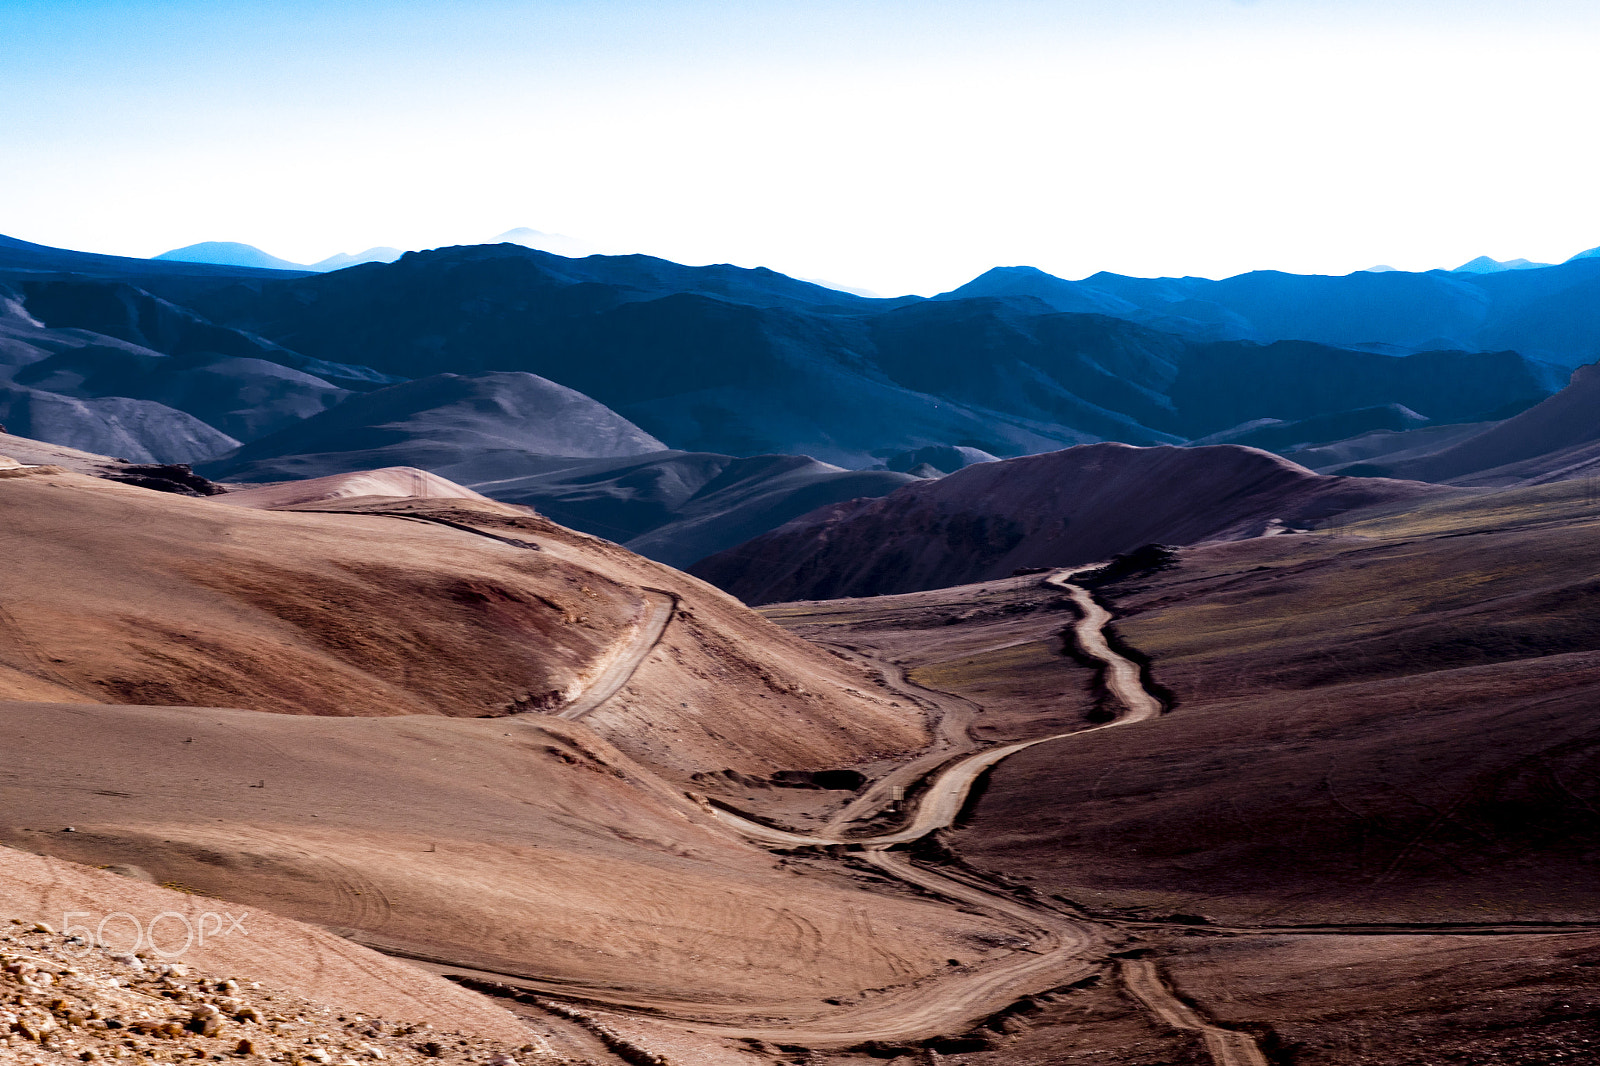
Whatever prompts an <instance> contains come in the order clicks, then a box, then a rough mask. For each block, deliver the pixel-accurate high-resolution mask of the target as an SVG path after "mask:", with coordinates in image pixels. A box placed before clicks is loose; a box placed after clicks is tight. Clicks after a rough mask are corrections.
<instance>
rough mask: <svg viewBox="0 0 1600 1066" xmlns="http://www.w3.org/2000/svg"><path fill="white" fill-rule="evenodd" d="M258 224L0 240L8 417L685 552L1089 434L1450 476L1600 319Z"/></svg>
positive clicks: (1544, 297) (1501, 307) (1552, 285)
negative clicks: (249, 241) (462, 490)
mask: <svg viewBox="0 0 1600 1066" xmlns="http://www.w3.org/2000/svg"><path fill="white" fill-rule="evenodd" d="M520 236H522V237H526V236H527V235H526V234H523V235H520ZM529 239H530V240H531V238H529ZM254 251H255V250H253V249H248V247H245V249H244V250H243V251H241V250H240V249H239V248H236V247H221V246H206V247H201V248H199V249H198V250H197V249H196V248H195V247H191V248H189V249H179V250H176V251H175V252H173V253H168V255H169V256H170V257H172V258H164V259H159V260H135V259H125V258H120V257H114V256H99V255H93V254H90V253H80V252H71V251H65V250H61V249H50V248H47V247H44V246H40V245H32V244H27V243H26V242H21V241H15V240H10V239H0V285H5V286H6V291H5V293H3V294H0V296H3V298H4V300H5V306H6V307H7V308H8V309H9V310H7V311H6V313H5V317H4V319H3V321H0V375H3V377H0V381H3V382H4V383H5V385H6V387H7V388H8V390H9V392H8V393H7V401H6V402H7V411H8V412H10V414H9V415H8V417H9V418H10V419H11V420H12V421H13V422H15V423H16V425H17V427H26V430H27V431H28V432H31V433H32V434H33V435H36V436H41V437H45V438H47V439H51V440H53V441H54V442H55V443H60V444H70V445H74V446H77V447H81V448H85V449H88V450H92V451H100V452H111V453H114V454H117V455H125V456H127V457H129V458H137V459H139V460H141V461H146V462H155V461H163V462H188V463H200V464H203V466H204V469H205V470H206V471H207V472H209V473H210V474H211V476H213V477H225V478H232V479H254V480H281V479H283V478H291V477H307V476H320V475H325V474H331V473H343V472H351V471H355V470H360V469H366V468H371V467H377V466H395V465H403V466H415V467H418V468H421V469H426V470H430V471H433V472H435V473H439V474H441V475H443V476H447V477H450V478H452V479H454V480H457V481H460V482H461V483H463V484H469V485H472V486H475V487H478V488H480V490H481V491H484V492H486V493H487V494H489V495H494V496H499V497H501V498H506V499H513V498H514V499H516V500H517V501H518V502H526V503H529V504H532V505H533V506H536V507H539V508H541V509H547V510H549V511H550V512H551V513H559V514H561V515H563V516H565V517H564V518H563V520H565V521H570V522H571V523H572V524H573V525H575V526H577V527H578V528H581V529H585V530H587V531H589V532H593V533H596V534H598V535H600V536H604V537H608V538H610V539H615V540H619V541H623V542H626V543H628V544H630V545H634V546H636V547H637V548H638V549H639V550H641V551H644V552H646V553H647V554H651V555H654V556H655V557H657V558H661V559H666V560H669V561H672V562H674V563H676V564H678V565H682V564H685V563H688V562H692V561H694V560H696V559H698V558H700V557H701V556H702V555H704V554H705V553H708V552H714V551H718V550H721V549H725V548H727V547H730V546H732V545H733V544H736V543H737V542H738V541H739V540H742V539H746V538H748V537H751V536H756V535H758V534H760V533H762V532H765V530H766V529H770V528H772V526H774V525H777V524H781V523H783V522H785V521H788V520H790V519H793V518H795V517H798V516H799V515H800V514H803V513H804V512H805V511H807V510H809V509H811V508H814V507H817V506H821V505H824V504H836V503H841V502H843V501H845V500H848V499H851V498H854V497H857V496H859V497H878V496H882V495H884V494H886V493H888V492H890V491H893V490H894V489H896V488H897V487H898V486H900V485H902V484H904V483H905V482H904V478H906V477H916V478H933V477H940V476H944V475H948V474H951V473H953V472H955V471H958V470H961V469H962V468H963V467H965V466H967V465H969V464H970V463H971V462H973V461H978V460H985V459H991V458H993V457H997V456H1018V455H1025V454H1033V453H1044V452H1051V451H1056V450H1060V449H1063V448H1070V447H1073V446H1076V445H1082V444H1092V443H1095V442H1098V441H1106V440H1109V441H1120V442H1124V443H1129V444H1135V445H1143V446H1148V445H1162V444H1182V443H1194V444H1223V443H1236V444H1244V445H1252V446H1259V447H1263V448H1267V449H1270V450H1274V451H1277V452H1280V453H1284V454H1288V455H1292V456H1294V457H1295V458H1296V461H1303V462H1305V463H1307V464H1309V465H1312V466H1314V467H1316V468H1317V469H1319V470H1323V471H1333V472H1337V471H1341V470H1344V469H1345V468H1350V472H1352V473H1358V472H1365V471H1367V469H1368V468H1370V469H1371V471H1373V472H1387V471H1388V470H1390V469H1391V468H1392V469H1394V470H1396V471H1398V470H1405V471H1408V473H1407V474H1406V476H1408V477H1425V478H1433V477H1437V478H1440V479H1456V478H1459V477H1461V476H1465V475H1466V474H1470V473H1472V472H1473V471H1471V470H1466V469H1465V468H1464V467H1461V465H1460V463H1457V462H1454V461H1450V462H1445V461H1441V462H1440V463H1438V464H1427V463H1422V464H1420V465H1411V466H1407V465H1405V464H1407V463H1412V464H1416V463H1418V462H1420V460H1421V459H1423V458H1424V457H1426V456H1429V455H1432V454H1433V453H1434V452H1438V451H1440V450H1442V449H1445V448H1448V447H1454V446H1455V445H1457V444H1461V443H1463V442H1465V441H1466V440H1468V439H1469V438H1472V437H1474V436H1476V435H1478V434H1481V433H1483V432H1484V431H1486V430H1489V429H1491V428H1492V427H1494V426H1495V425H1497V424H1498V423H1499V422H1500V421H1502V420H1504V419H1506V418H1512V417H1515V418H1518V419H1522V418H1524V416H1526V418H1527V419H1529V420H1531V422H1518V423H1517V425H1518V426H1523V425H1528V424H1532V423H1537V422H1540V421H1541V420H1543V419H1546V418H1548V417H1554V416H1551V415H1550V414H1549V410H1550V409H1548V408H1539V407H1536V406H1535V405H1538V404H1540V403H1541V401H1543V400H1544V399H1545V398H1546V397H1548V396H1550V395H1551V394H1552V393H1554V392H1556V390H1557V389H1558V388H1560V387H1561V385H1562V383H1563V381H1564V379H1565V378H1566V376H1567V373H1568V371H1567V370H1566V369H1563V368H1564V367H1570V366H1572V365H1574V364H1576V363H1581V362H1583V361H1584V359H1585V358H1586V357H1592V355H1593V354H1594V353H1595V351H1596V343H1597V341H1600V332H1597V327H1596V325H1595V322H1594V316H1593V315H1592V313H1590V311H1589V308H1590V307H1591V306H1592V301H1593V297H1594V296H1595V295H1596V294H1597V293H1600V258H1596V257H1591V256H1582V255H1580V256H1579V257H1575V258H1574V259H1573V260H1572V261H1570V262H1568V263H1566V264H1563V265H1561V266H1557V267H1541V268H1528V269H1517V270H1502V271H1498V272H1495V273H1492V274H1481V275H1480V274H1469V273H1452V272H1445V271H1433V272H1429V273H1426V274H1410V273H1404V272H1399V271H1387V272H1381V273H1374V272H1363V273H1360V274H1354V275H1350V276H1347V277H1342V278H1330V277H1303V276H1295V275H1287V274H1279V273H1275V272H1257V273H1254V274H1247V275H1241V276H1239V277H1237V278H1230V279H1226V280H1224V281H1209V280H1206V279H1199V278H1179V279H1170V278H1169V279H1138V278H1125V277H1120V276H1117V275H1110V274H1098V275H1095V276H1093V277H1091V278H1087V279H1084V280H1082V281H1068V280H1066V279H1062V278H1056V277H1053V276H1051V275H1049V274H1046V273H1044V272H1042V271H1039V270H1035V269H1032V268H1023V267H1007V268H997V269H996V270H992V271H989V272H988V273H986V274H984V275H983V276H982V277H979V278H977V279H975V280H974V281H972V282H970V283H969V284H967V285H965V286H962V287H961V288H959V289H956V290H954V291H952V292H950V293H945V294H942V295H941V296H939V297H936V298H934V299H926V300H925V299H920V298H916V297H903V298H899V299H891V300H885V299H875V298H869V297H863V296H857V295H852V294H850V293H846V292H842V291H839V290H836V289H832V288H828V287H826V286H822V285H817V284H813V283H810V282H806V281H801V280H797V279H794V278H789V277H785V276H784V275H781V274H778V273H776V272H773V271H770V270H760V269H757V270H748V269H744V268H739V267H733V266H727V265H720V266H709V267H688V266H683V265H680V264H676V263H671V262H668V261H665V260H661V259H655V258H652V257H649V256H642V255H634V256H600V255H594V256H588V257H586V258H583V259H568V258H563V257H562V256H559V255H554V254H551V253H549V252H546V251H540V250H537V249H533V248H528V247H524V246H522V245H519V244H514V243H503V244H498V245H484V246H472V247H460V248H445V249H437V250H434V251H430V252H424V253H408V254H406V255H404V256H402V257H401V258H400V259H398V260H397V261H395V262H393V263H387V264H386V263H382V262H372V263H365V264H360V265H356V266H353V267H351V268H349V269H343V270H338V271H336V272H332V273H320V274H319V273H313V272H311V271H310V270H301V271H281V270H268V269H264V268H263V266H262V265H261V264H263V263H265V262H267V260H264V259H262V258H260V257H259V256H258V255H254ZM179 256H194V257H203V256H210V257H211V258H213V259H224V260H230V261H229V262H221V263H218V262H212V263H195V262H186V261H180V260H179V258H177V257H179ZM230 257H231V259H230ZM350 258H359V257H350ZM280 262H281V261H280ZM327 265H329V264H318V265H317V267H318V268H321V267H323V266H327ZM13 428H16V427H13ZM1508 432H1510V431H1508ZM1515 432H1516V433H1517V434H1520V435H1521V436H1520V437H1519V439H1523V438H1526V439H1527V440H1529V441H1531V442H1538V441H1541V440H1544V439H1545V436H1541V434H1540V433H1538V432H1532V431H1524V430H1522V429H1516V430H1515ZM1549 436H1550V439H1551V440H1554V441H1556V442H1557V443H1558V444H1559V448H1558V449H1557V450H1560V449H1561V448H1567V447H1570V446H1571V444H1570V443H1560V442H1562V441H1566V440H1567V437H1565V436H1563V435H1562V434H1561V433H1559V432H1556V433H1554V434H1553V435H1549ZM1497 439H1498V438H1497ZM1531 446H1536V444H1531V445H1530V447H1531ZM1537 458H1538V457H1537V456H1530V455H1519V456H1513V457H1511V458H1510V459H1508V460H1507V462H1526V461H1530V460H1536V459H1537ZM1361 464H1365V465H1364V466H1363V465H1361ZM1468 465H1471V464H1468ZM1499 465H1505V464H1504V463H1501V464H1499ZM1535 465H1537V464H1535ZM1482 469H1489V468H1488V467H1483V468H1482ZM1519 469H1520V468H1519ZM1558 469H1564V467H1563V466H1561V464H1560V463H1556V464H1555V465H1553V466H1550V467H1549V468H1548V469H1545V468H1544V467H1540V468H1539V470H1534V469H1533V468H1532V467H1529V468H1528V470H1529V471H1532V472H1531V473H1529V474H1528V476H1530V477H1542V476H1549V475H1550V474H1551V471H1554V470H1558ZM869 475H870V476H869ZM883 475H893V476H883ZM1497 476H1498V475H1497ZM1505 476H1506V477H1511V478H1515V477H1516V476H1519V475H1518V474H1517V473H1516V472H1515V471H1513V472H1509V473H1507V474H1506V475H1505Z"/></svg>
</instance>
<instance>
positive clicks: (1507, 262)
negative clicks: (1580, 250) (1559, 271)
mask: <svg viewBox="0 0 1600 1066" xmlns="http://www.w3.org/2000/svg"><path fill="white" fill-rule="evenodd" d="M1547 266H1550V264H1549V263H1534V262H1530V261H1529V260H1527V259H1490V258H1489V257H1488V256H1486V255H1480V256H1478V258H1476V259H1473V260H1471V261H1469V262H1466V263H1462V264H1461V265H1460V266H1458V267H1456V268H1455V269H1454V270H1452V271H1451V272H1450V273H1452V274H1498V273H1500V272H1501V271H1502V270H1534V269H1537V268H1539V267H1547Z"/></svg>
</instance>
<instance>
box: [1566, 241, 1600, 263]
mask: <svg viewBox="0 0 1600 1066" xmlns="http://www.w3.org/2000/svg"><path fill="white" fill-rule="evenodd" d="M1579 259H1600V245H1596V246H1595V247H1593V248H1590V249H1589V250H1588V251H1586V252H1579V253H1578V254H1577V255H1575V256H1573V257H1572V258H1571V259H1568V260H1567V262H1569V263H1572V262H1576V261H1577V260H1579Z"/></svg>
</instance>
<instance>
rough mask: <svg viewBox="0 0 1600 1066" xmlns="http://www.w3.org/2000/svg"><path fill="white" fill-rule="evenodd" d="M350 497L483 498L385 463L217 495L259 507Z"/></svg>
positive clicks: (408, 468)
mask: <svg viewBox="0 0 1600 1066" xmlns="http://www.w3.org/2000/svg"><path fill="white" fill-rule="evenodd" d="M352 496H395V497H410V498H415V499H457V500H487V499H488V497H486V496H481V495H479V494H478V493H476V492H473V491H472V490H471V489H469V488H467V487H465V486H463V485H457V484H456V483H455V482H454V481H450V480H449V479H447V478H442V477H440V476H439V475H438V474H430V473H429V472H428V471H426V470H418V469H417V468H416V467H414V466H386V467H383V468H382V469H379V470H362V471H360V472H358V473H354V474H329V475H328V476H327V477H314V478H308V479H307V480H305V481H285V482H280V483H279V484H276V485H257V486H254V487H249V488H234V489H231V490H230V491H229V492H227V493H226V494H225V495H224V496H221V497H218V501H219V502H221V503H228V504H233V505H234V506H236V507H255V508H259V509H261V510H271V509H273V508H282V507H290V506H293V505H295V504H307V503H321V502H324V501H327V500H340V499H346V498H348V497H352Z"/></svg>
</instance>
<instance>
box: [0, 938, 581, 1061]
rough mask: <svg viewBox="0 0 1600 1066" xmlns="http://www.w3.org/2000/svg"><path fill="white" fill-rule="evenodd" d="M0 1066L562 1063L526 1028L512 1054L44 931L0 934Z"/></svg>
mask: <svg viewBox="0 0 1600 1066" xmlns="http://www.w3.org/2000/svg"><path fill="white" fill-rule="evenodd" d="M0 930H4V931H3V932H0V1062H7V1063H9V1062H17V1063H51V1062H59V1061H62V1060H78V1061H83V1062H96V1061H100V1060H104V1059H146V1060H154V1061H158V1062H168V1061H177V1060H180V1059H207V1060H212V1061H224V1062H240V1063H260V1062H281V1063H289V1064H304V1066H311V1064H332V1066H346V1064H356V1066H364V1064H366V1063H371V1062H375V1061H387V1062H399V1063H423V1062H428V1063H434V1062H441V1061H442V1062H458V1063H459V1062H474V1063H481V1064H483V1066H554V1064H557V1063H560V1062H564V1061H566V1060H564V1059H562V1058H560V1057H558V1056H556V1055H555V1054H554V1053H552V1052H551V1051H550V1049H549V1048H548V1047H546V1046H544V1044H543V1041H542V1039H541V1038H540V1037H539V1036H537V1035H536V1034H534V1033H532V1032H530V1033H529V1034H528V1035H529V1039H530V1040H531V1041H533V1042H532V1043H527V1044H523V1045H521V1046H519V1047H512V1046H510V1045H508V1044H504V1043H501V1042H498V1041H493V1040H484V1039H478V1038H475V1037H474V1036H472V1035H471V1034H469V1033H464V1032H455V1031H443V1030H440V1029H436V1028H434V1027H433V1026H431V1025H429V1024H414V1023H407V1022H406V1021H404V1020H398V1019H385V1018H375V1017H369V1016H365V1015H361V1014H350V1013H344V1014H341V1013H339V1012H338V1010H337V1009H336V1008H334V1007H330V1006H326V1005H322V1004H318V1003H314V1002H312V1001H310V1000H306V999H301V998H298V997H294V996H290V995H287V994H285V993H282V992H275V991H268V990H266V989H263V988H262V987H261V985H260V984H259V983H256V982H240V981H238V980H235V979H233V978H231V977H228V976H225V975H216V974H203V973H198V972H196V971H195V970H193V969H191V968H190V967H189V966H187V965H185V964H184V963H182V962H176V961H163V960H162V959H161V958H159V957H158V956H152V955H151V954H149V953H146V952H141V953H139V954H137V955H129V954H121V953H118V952H116V951H115V950H114V949H111V948H106V947H101V946H96V945H92V944H90V943H88V942H87V941H85V940H84V939H83V938H81V937H74V936H64V935H62V934H59V933H56V932H55V931H54V930H53V929H51V927H50V926H48V925H45V924H43V923H27V922H23V921H22V920H20V919H12V921H11V924H10V925H9V926H0Z"/></svg>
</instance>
